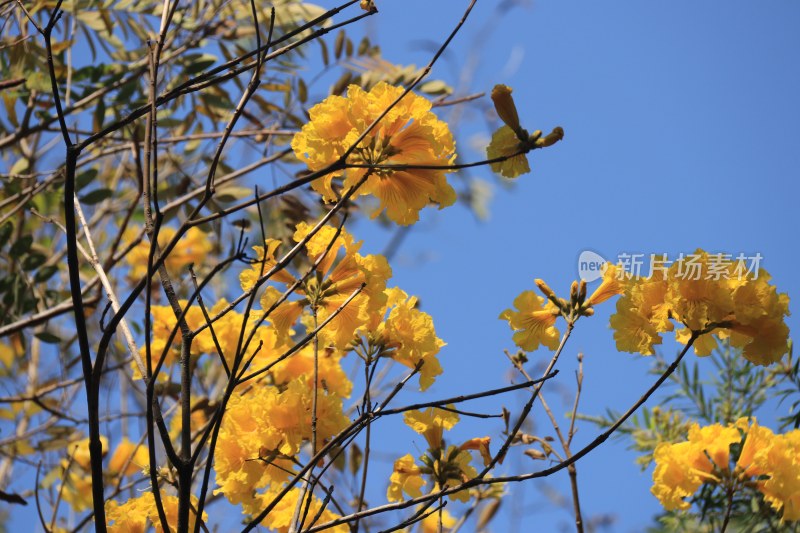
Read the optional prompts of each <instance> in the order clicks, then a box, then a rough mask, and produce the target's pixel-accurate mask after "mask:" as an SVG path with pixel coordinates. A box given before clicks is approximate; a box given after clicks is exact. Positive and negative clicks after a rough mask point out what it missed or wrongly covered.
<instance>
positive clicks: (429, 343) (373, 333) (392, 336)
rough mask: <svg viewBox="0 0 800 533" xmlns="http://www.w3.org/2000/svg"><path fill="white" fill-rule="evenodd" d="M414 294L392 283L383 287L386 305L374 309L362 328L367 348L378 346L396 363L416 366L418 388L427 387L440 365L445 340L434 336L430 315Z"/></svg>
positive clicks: (431, 382) (381, 353)
mask: <svg viewBox="0 0 800 533" xmlns="http://www.w3.org/2000/svg"><path fill="white" fill-rule="evenodd" d="M417 302H418V301H417V297H416V296H411V297H409V296H408V294H406V293H405V292H404V291H403V290H401V289H399V288H397V287H393V288H390V289H387V290H386V305H385V306H384V307H383V309H381V311H379V312H377V313H374V314H373V315H372V316H371V317H370V321H369V322H368V323H367V324H366V326H365V327H364V328H363V329H362V333H363V334H364V336H365V338H366V340H367V344H368V346H367V350H370V349H374V348H377V350H378V353H380V355H382V356H387V357H391V358H392V359H394V360H395V361H397V362H398V363H400V364H402V365H404V366H406V367H408V368H416V367H417V365H419V364H420V363H422V366H421V367H420V369H419V388H420V390H423V391H424V390H426V389H427V388H428V387H430V386H431V385H432V384H433V382H434V379H435V378H436V376H438V375H440V374H441V373H442V366H441V365H440V364H439V360H438V359H437V358H436V354H438V353H439V350H440V349H441V347H442V346H444V345H445V343H444V342H443V341H442V339H440V338H438V337H437V336H436V330H435V329H434V327H433V318H432V317H431V316H430V315H429V314H428V313H424V312H422V311H420V310H419V309H417Z"/></svg>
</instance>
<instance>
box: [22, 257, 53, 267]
mask: <svg viewBox="0 0 800 533" xmlns="http://www.w3.org/2000/svg"><path fill="white" fill-rule="evenodd" d="M45 261H47V257H46V256H44V255H42V254H37V253H33V254H30V255H29V256H28V257H26V258H25V259H23V260H22V269H23V270H34V269H36V268H39V267H40V266H42V265H43V264H44V263H45Z"/></svg>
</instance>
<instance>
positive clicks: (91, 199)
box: [80, 189, 114, 205]
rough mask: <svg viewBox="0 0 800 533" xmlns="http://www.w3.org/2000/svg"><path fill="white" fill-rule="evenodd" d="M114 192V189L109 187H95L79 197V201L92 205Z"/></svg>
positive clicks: (109, 196)
mask: <svg viewBox="0 0 800 533" xmlns="http://www.w3.org/2000/svg"><path fill="white" fill-rule="evenodd" d="M113 194H114V191H112V190H111V189H95V190H93V191H91V192H89V193H86V194H84V195H83V196H81V197H80V200H81V203H84V204H87V205H94V204H97V203H100V202H102V201H103V200H107V199H108V198H111V196H112V195H113Z"/></svg>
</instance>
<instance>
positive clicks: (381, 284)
mask: <svg viewBox="0 0 800 533" xmlns="http://www.w3.org/2000/svg"><path fill="white" fill-rule="evenodd" d="M312 229H313V226H312V225H310V224H307V223H305V222H301V223H300V224H298V226H297V230H296V231H295V233H294V236H293V238H294V241H295V242H302V241H303V239H305V238H306V237H307V236H308V235H309V234H310V233H311V230H312ZM337 231H338V235H337ZM361 244H362V241H358V242H355V241H354V239H353V237H352V235H350V234H349V233H348V232H347V231H346V230H344V229H341V230H337V228H334V227H332V226H323V227H322V228H320V230H319V231H318V232H316V233H315V234H314V235H313V236H312V237H311V238H310V239H309V240H308V241H307V242H306V244H305V250H306V259H307V260H308V262H309V263H310V265H314V264H316V269H315V274H316V275H314V276H308V277H307V278H306V279H305V280H304V281H303V282H302V283H300V284H299V285H298V286H297V287H296V288H295V291H294V295H293V296H294V297H295V298H296V299H291V300H288V299H286V300H284V301H282V302H281V297H282V295H283V291H281V290H279V289H277V288H276V287H275V286H273V285H270V286H268V287H267V288H266V289H265V291H264V293H263V295H262V296H261V299H260V302H261V306H262V308H263V309H264V310H265V311H267V310H271V311H270V314H269V320H270V321H271V322H272V324H273V325H274V327H275V330H276V331H277V333H278V335H279V338H280V339H285V338H287V337H288V335H290V334H291V333H292V328H293V327H294V326H295V324H296V322H297V321H298V320H299V319H300V317H301V316H302V315H303V312H304V311H305V310H310V311H312V312H313V311H316V315H317V316H316V318H317V323H318V324H321V323H323V322H325V321H326V320H327V319H328V318H329V317H331V316H332V315H335V316H333V317H332V318H331V320H330V321H329V322H328V323H327V325H326V326H325V327H324V328H323V329H322V330H320V332H319V339H320V342H321V343H322V344H323V345H324V346H328V345H332V346H334V347H336V348H337V349H340V350H341V349H345V348H347V347H348V346H349V345H350V343H351V342H352V341H353V338H354V335H355V332H356V330H357V329H358V328H359V327H361V326H363V325H364V324H366V323H367V322H368V321H369V318H370V316H372V314H374V313H375V312H377V311H378V310H380V309H381V307H382V306H383V305H384V303H385V301H386V295H385V294H384V290H385V289H386V280H387V279H389V278H390V277H391V275H392V269H391V268H390V267H389V263H388V262H387V261H386V258H384V257H383V256H381V255H367V256H362V255H361V254H359V253H358V250H359V249H360V248H361ZM265 245H266V246H265V247H261V246H257V247H254V249H255V251H256V260H255V261H254V262H253V264H252V265H251V267H250V268H249V269H246V270H244V271H243V272H242V273H241V274H240V275H239V281H240V283H241V285H242V289H243V290H250V289H251V288H252V287H253V286H254V285H255V283H256V282H257V280H258V279H259V278H261V277H262V276H264V275H265V274H266V273H267V272H269V270H270V268H272V266H274V265H275V264H276V259H275V252H276V251H277V249H278V247H279V245H280V242H279V241H276V240H274V239H268V240H267V241H266V243H265ZM273 279H274V281H276V282H280V283H284V284H286V285H292V286H293V285H294V284H295V283H296V282H297V280H296V278H294V276H292V275H291V274H290V273H289V272H287V271H286V270H281V271H280V276H276V277H275V278H271V280H273ZM357 291H360V292H357ZM356 292H357V294H356V296H355V297H354V298H353V299H352V300H351V301H349V302H348V303H347V305H345V303H346V302H347V301H348V299H349V298H350V297H351V296H353V294H355V293H356ZM278 302H280V303H278ZM273 308H274V309H273ZM337 313H338V314H337ZM306 325H307V326H309V327H310V328H311V329H314V324H313V322H311V321H309V322H307V323H306Z"/></svg>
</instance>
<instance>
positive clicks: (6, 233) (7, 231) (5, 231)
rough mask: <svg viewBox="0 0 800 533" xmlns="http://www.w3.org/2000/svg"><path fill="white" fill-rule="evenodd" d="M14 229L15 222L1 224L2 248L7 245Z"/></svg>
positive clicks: (0, 238)
mask: <svg viewBox="0 0 800 533" xmlns="http://www.w3.org/2000/svg"><path fill="white" fill-rule="evenodd" d="M13 231H14V224H13V223H11V222H6V223H5V224H3V225H2V226H0V248H2V247H3V246H5V245H6V243H7V242H8V239H9V237H11V233H12V232H13Z"/></svg>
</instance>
